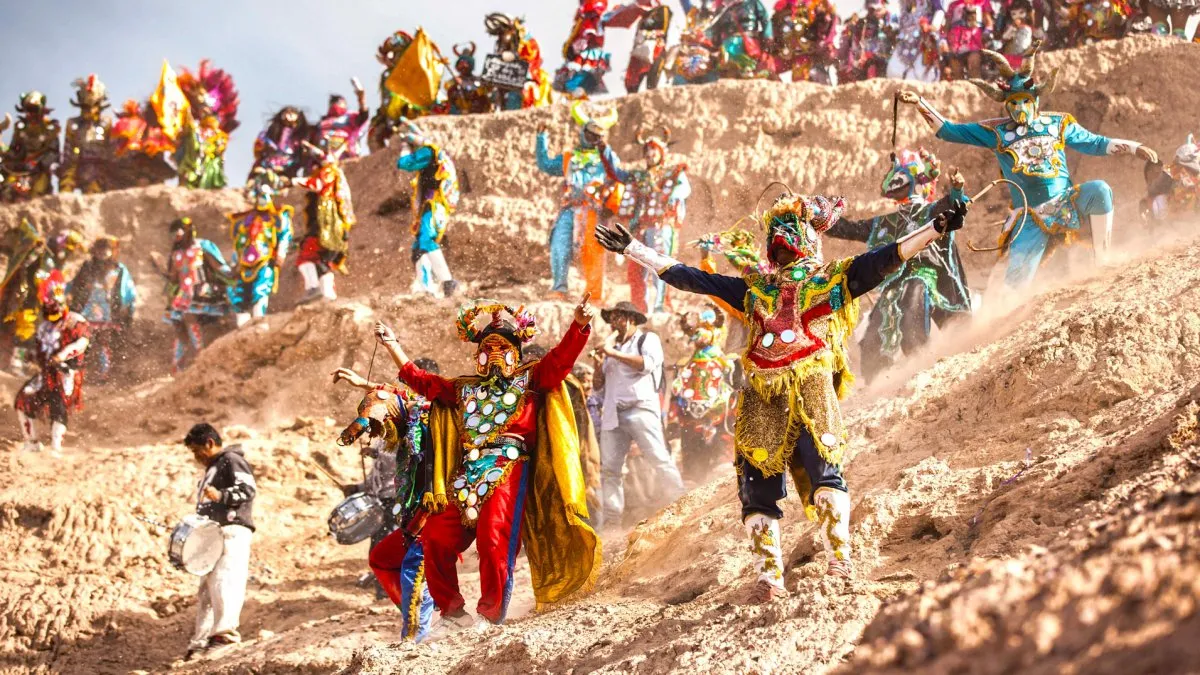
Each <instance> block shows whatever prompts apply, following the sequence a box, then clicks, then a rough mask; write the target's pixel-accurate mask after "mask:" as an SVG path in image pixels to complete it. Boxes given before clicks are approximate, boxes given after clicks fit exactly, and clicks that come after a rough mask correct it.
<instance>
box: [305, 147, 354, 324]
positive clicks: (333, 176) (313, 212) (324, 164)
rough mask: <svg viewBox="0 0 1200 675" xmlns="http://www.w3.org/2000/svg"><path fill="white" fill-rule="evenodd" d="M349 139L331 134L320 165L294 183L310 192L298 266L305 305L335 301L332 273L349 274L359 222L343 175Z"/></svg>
mask: <svg viewBox="0 0 1200 675" xmlns="http://www.w3.org/2000/svg"><path fill="white" fill-rule="evenodd" d="M347 142H348V137H347V136H345V135H342V134H331V135H330V136H329V138H328V139H326V145H327V149H326V150H325V152H324V154H322V155H321V159H320V164H319V165H318V166H317V167H316V168H315V169H314V170H313V172H312V173H311V174H310V175H309V176H308V177H307V178H305V179H304V180H302V181H300V182H298V183H294V185H298V186H300V187H302V188H304V189H306V190H308V191H309V194H308V198H307V202H306V204H305V207H304V217H305V220H306V221H307V222H308V231H307V234H306V235H305V237H304V240H303V241H302V242H301V243H300V255H299V256H298V257H297V259H296V267H297V268H298V269H299V270H300V275H301V276H302V277H304V290H305V296H304V300H303V301H305V302H307V301H310V300H315V299H316V298H319V297H323V298H325V299H326V300H336V299H337V291H335V290H334V284H333V272H334V270H337V271H339V272H341V273H342V274H348V270H347V267H346V263H347V256H348V255H349V253H350V229H351V228H353V227H354V223H355V222H357V219H356V218H355V216H354V202H353V201H352V200H351V198H350V183H349V182H347V181H346V174H344V173H342V167H341V162H340V158H341V156H342V153H343V152H344V151H345V150H346V147H347V146H346V143H347Z"/></svg>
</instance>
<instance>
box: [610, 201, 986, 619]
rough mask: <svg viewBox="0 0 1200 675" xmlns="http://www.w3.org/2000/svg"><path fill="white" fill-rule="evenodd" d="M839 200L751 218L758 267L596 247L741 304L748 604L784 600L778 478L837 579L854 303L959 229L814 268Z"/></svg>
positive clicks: (740, 447)
mask: <svg viewBox="0 0 1200 675" xmlns="http://www.w3.org/2000/svg"><path fill="white" fill-rule="evenodd" d="M843 206H844V204H843V202H842V200H841V199H840V198H839V199H830V198H826V197H805V196H798V195H792V194H790V193H789V194H785V195H784V196H782V197H780V198H778V199H776V200H775V202H774V204H773V205H772V206H771V208H770V209H768V210H767V212H766V213H764V214H762V215H761V222H762V225H763V228H764V229H765V230H766V233H767V240H768V245H767V254H768V258H769V260H770V261H771V262H772V266H771V268H769V271H767V272H765V273H762V272H758V271H753V270H751V271H748V272H747V273H746V274H745V275H744V276H740V277H733V276H723V275H720V274H714V273H710V272H705V271H702V270H699V269H696V268H693V267H688V266H687V265H684V264H682V263H680V262H678V261H677V260H674V259H672V258H669V257H667V256H663V255H661V254H659V253H658V252H656V251H653V250H651V249H650V248H648V247H647V246H645V245H644V244H642V243H640V242H638V241H637V240H634V239H632V238H631V237H629V236H628V234H627V233H624V232H620V231H618V232H616V233H614V232H613V231H611V230H608V229H603V230H600V231H599V232H598V237H599V238H600V240H601V243H602V244H603V245H604V246H605V248H607V249H609V250H611V251H614V252H620V253H623V254H625V255H626V256H628V257H629V258H630V259H631V260H633V261H634V262H636V263H638V264H640V265H643V266H644V267H646V268H647V269H651V270H654V271H655V272H656V273H657V274H658V275H659V277H661V278H662V279H663V280H664V281H666V282H667V283H668V284H671V285H672V286H674V287H676V288H678V289H680V290H683V291H688V292H691V293H701V294H705V295H710V296H713V297H714V298H717V299H719V300H721V301H723V302H724V303H725V304H726V305H727V306H730V307H742V308H743V310H744V314H743V322H744V323H745V324H746V326H747V328H748V329H749V340H748V347H747V348H746V352H745V355H744V356H743V358H742V363H743V367H744V369H745V372H746V377H747V379H748V385H747V386H746V387H744V388H743V389H742V391H741V395H740V398H739V401H738V406H737V420H736V423H735V427H734V444H735V452H736V456H735V460H734V466H735V468H736V469H737V474H738V496H739V498H740V500H741V503H742V519H743V522H744V524H745V526H746V529H747V531H748V533H749V535H750V538H751V543H752V550H753V551H754V553H755V555H756V556H757V558H758V563H759V565H758V567H759V570H758V571H759V581H758V583H757V584H756V587H755V593H754V597H755V598H756V599H759V600H762V601H765V600H767V599H770V598H771V597H773V596H775V595H778V594H780V593H783V592H785V591H784V587H783V559H782V549H781V548H780V543H779V519H780V518H782V517H783V512H782V511H781V510H780V508H779V504H778V502H779V500H780V499H782V498H783V497H784V496H786V494H787V474H788V473H789V472H790V473H791V475H792V477H793V479H794V480H795V483H796V488H797V492H798V493H799V495H800V498H801V500H803V502H804V506H805V512H806V514H807V515H808V516H809V518H811V519H813V520H815V521H817V522H818V523H819V532H820V534H821V537H822V539H823V540H824V542H825V546H826V549H827V551H828V552H829V554H830V566H829V572H830V574H835V575H839V576H849V575H850V574H851V570H850V565H849V555H850V497H849V494H848V493H847V488H846V482H845V480H844V479H843V477H842V463H843V461H844V460H845V452H846V444H847V442H848V439H849V433H848V431H847V429H846V424H845V421H844V420H843V418H842V412H841V406H840V404H839V403H838V401H839V399H840V398H842V397H844V396H845V395H846V393H847V392H848V391H849V385H850V384H851V381H852V379H853V376H852V375H851V373H850V364H849V357H848V354H847V349H846V347H847V345H846V342H847V340H849V338H850V336H851V334H852V333H853V331H854V325H855V323H856V322H857V320H858V298H859V297H861V296H862V295H864V294H866V293H867V292H869V291H870V290H871V289H873V288H874V287H876V286H878V285H879V284H880V283H882V282H883V281H884V279H886V278H887V276H888V275H889V274H892V273H893V272H895V271H896V270H897V269H899V267H900V265H901V264H902V263H903V262H904V256H905V255H910V256H911V255H912V254H914V253H915V252H916V251H917V250H919V247H920V245H921V244H923V243H927V242H929V241H932V240H933V237H935V236H937V235H939V234H942V233H945V232H947V231H953V230H954V229H956V228H958V227H961V224H962V221H961V216H962V214H963V213H965V209H964V210H958V211H956V214H955V215H956V220H954V221H953V222H952V221H951V220H950V219H945V220H941V221H939V222H938V224H936V225H935V226H934V227H933V228H926V229H923V230H921V231H920V232H919V233H918V234H917V235H915V236H914V237H913V238H911V239H910V240H908V241H906V242H904V243H894V244H889V245H886V246H883V247H880V248H878V249H875V250H873V251H869V252H867V253H864V254H861V255H859V256H856V257H854V258H848V259H844V260H834V261H831V262H824V261H823V260H822V258H821V252H820V241H819V238H818V234H819V233H820V232H823V231H825V230H827V229H829V228H830V227H831V226H833V224H834V223H836V222H837V219H838V217H839V215H840V214H841V211H842V209H843Z"/></svg>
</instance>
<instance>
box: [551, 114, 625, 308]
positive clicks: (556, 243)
mask: <svg viewBox="0 0 1200 675" xmlns="http://www.w3.org/2000/svg"><path fill="white" fill-rule="evenodd" d="M571 114H572V116H573V117H574V119H575V121H576V122H577V123H578V124H579V126H580V127H581V130H580V137H579V145H578V146H577V147H576V148H575V149H574V150H572V151H569V152H565V153H563V154H560V155H557V156H554V157H551V156H550V151H549V144H550V138H549V135H548V134H547V133H545V132H542V133H540V134H538V138H537V164H538V168H539V169H540V170H541V171H542V173H545V174H548V175H550V176H556V177H562V178H565V179H566V181H565V183H564V185H563V202H562V208H561V209H560V210H559V212H558V217H557V218H555V220H554V226H553V227H552V228H551V230H550V272H551V275H552V276H553V279H554V280H553V285H552V286H551V288H550V290H551V292H554V293H561V294H565V293H566V292H567V272H568V270H569V268H570V265H571V258H572V253H573V252H574V249H575V242H576V241H579V242H580V244H579V246H580V262H581V265H582V267H583V274H584V277H585V278H586V280H587V290H588V292H590V293H591V294H592V300H593V301H595V302H602V301H603V300H602V299H603V297H604V262H605V255H604V250H603V249H602V248H600V246H599V244H597V243H596V241H595V237H593V236H592V233H593V232H594V230H595V227H596V224H597V223H598V222H600V220H601V219H602V218H603V217H604V216H605V215H606V213H607V212H610V211H615V207H616V204H617V203H618V202H619V201H620V194H621V193H620V189H619V188H618V186H616V185H613V184H612V183H611V182H610V181H609V180H608V176H607V173H606V170H605V165H607V166H609V167H612V168H617V169H619V168H620V159H619V158H618V157H617V156H616V154H615V153H614V152H613V151H612V149H611V148H608V147H604V149H603V150H601V149H599V144H600V143H601V142H602V141H603V139H604V132H605V131H607V130H608V129H609V128H611V127H612V125H613V124H615V123H616V121H617V115H616V111H610V113H609V114H607V115H605V116H604V117H603V118H591V117H588V116H587V115H586V113H584V111H583V107H582V105H581V104H580V103H576V104H575V105H573V106H571ZM602 153H603V155H604V158H603V160H602V159H601V154H602Z"/></svg>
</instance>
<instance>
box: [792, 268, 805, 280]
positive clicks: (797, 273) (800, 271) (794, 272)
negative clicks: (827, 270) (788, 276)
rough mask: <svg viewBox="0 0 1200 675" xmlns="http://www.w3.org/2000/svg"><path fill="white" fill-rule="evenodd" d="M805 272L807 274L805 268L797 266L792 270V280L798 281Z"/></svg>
mask: <svg viewBox="0 0 1200 675" xmlns="http://www.w3.org/2000/svg"><path fill="white" fill-rule="evenodd" d="M807 274H808V271H807V270H805V269H804V268H803V267H797V268H796V269H794V270H792V280H793V281H800V280H801V279H803V278H804V277H805V275H807Z"/></svg>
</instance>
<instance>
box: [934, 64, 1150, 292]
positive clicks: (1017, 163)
mask: <svg viewBox="0 0 1200 675" xmlns="http://www.w3.org/2000/svg"><path fill="white" fill-rule="evenodd" d="M983 54H984V55H985V56H987V57H989V58H990V59H991V60H992V61H993V62H994V63H995V65H996V69H997V71H999V73H1000V74H1001V76H1002V77H1003V78H1004V79H1001V80H999V81H997V82H995V83H993V82H984V81H982V80H971V82H972V84H975V85H976V86H978V87H979V88H980V89H982V90H983V91H984V92H985V93H986V94H987V95H988V96H990V97H991V98H992V99H993V100H995V101H998V102H1001V103H1003V104H1004V108H1005V111H1006V112H1007V113H1008V117H1006V118H1000V119H993V120H987V121H984V122H968V123H961V124H960V123H956V122H950V121H947V120H946V119H945V118H943V117H942V115H941V114H939V113H938V112H937V111H936V110H934V108H933V106H932V105H930V104H929V102H927V101H925V100H924V99H919V98H917V97H915V96H913V97H912V100H915V101H916V102H917V106H918V108H919V110H920V111H921V115H922V116H923V117H924V118H925V121H926V122H928V123H929V124H930V125H931V126H933V128H934V129H935V130H936V132H937V137H938V138H939V139H941V140H944V141H948V142H950V143H959V144H963V145H973V146H976V147H980V148H987V149H988V150H990V151H992V152H993V153H994V154H995V155H996V160H997V161H998V162H999V164H1000V172H1001V175H1002V176H1003V177H1004V178H1005V179H1007V180H1009V181H1012V183H1015V185H1010V188H1009V189H1010V194H1011V195H1012V208H1013V210H1012V212H1011V213H1010V215H1009V217H1008V220H1007V222H1006V223H1005V226H1004V230H1003V232H1002V234H1001V238H1000V247H1001V253H1002V255H1003V254H1007V255H1008V269H1007V273H1006V275H1005V283H1006V284H1007V285H1008V286H1009V287H1011V288H1021V287H1024V286H1027V285H1029V284H1030V283H1032V282H1033V280H1034V277H1035V276H1036V274H1037V271H1038V268H1039V267H1040V266H1041V265H1042V264H1043V263H1044V262H1046V261H1048V260H1049V259H1050V258H1051V256H1053V254H1054V253H1055V252H1056V251H1057V250H1058V249H1059V248H1063V247H1067V246H1070V245H1071V244H1073V243H1075V242H1076V241H1077V240H1078V239H1079V238H1080V235H1081V234H1085V233H1087V232H1088V231H1089V230H1090V233H1091V239H1092V243H1093V245H1094V247H1095V250H1096V254H1097V255H1098V256H1099V255H1103V254H1104V253H1106V252H1107V250H1108V247H1109V245H1110V243H1111V240H1112V224H1113V200H1112V188H1110V187H1109V186H1108V183H1106V182H1104V181H1102V180H1093V181H1088V182H1086V183H1083V184H1079V185H1077V184H1075V183H1074V182H1072V180H1071V172H1070V168H1069V167H1068V165H1067V153H1066V151H1067V149H1071V150H1074V151H1076V152H1081V153H1083V154H1086V155H1093V156H1105V155H1125V154H1134V153H1137V154H1144V153H1145V151H1144V150H1143V149H1142V146H1141V144H1140V143H1136V142H1134V141H1125V140H1120V139H1115V138H1108V137H1106V136H1101V135H1099V134H1095V133H1092V132H1091V131H1088V130H1087V129H1085V128H1083V125H1081V124H1079V122H1078V121H1076V120H1075V118H1074V117H1072V116H1071V115H1069V114H1067V113H1054V112H1049V113H1048V112H1042V111H1041V110H1040V109H1039V99H1040V97H1041V95H1042V94H1044V93H1049V92H1050V91H1053V89H1054V84H1055V80H1056V78H1057V75H1058V71H1057V70H1056V71H1054V72H1053V73H1051V75H1050V77H1049V78H1048V79H1047V80H1038V79H1036V78H1035V70H1034V67H1035V56H1036V53H1035V54H1033V55H1030V56H1029V57H1028V58H1027V59H1026V60H1025V61H1024V63H1023V64H1022V66H1021V68H1020V69H1019V70H1014V69H1013V68H1012V67H1011V66H1009V64H1008V61H1007V60H1005V58H1004V57H1003V56H1002V55H1001V54H998V53H996V52H992V51H988V50H984V51H983Z"/></svg>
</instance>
